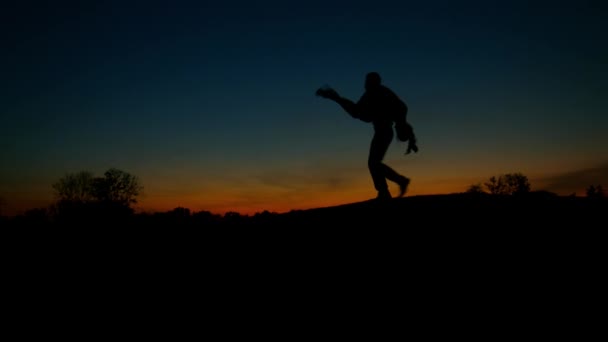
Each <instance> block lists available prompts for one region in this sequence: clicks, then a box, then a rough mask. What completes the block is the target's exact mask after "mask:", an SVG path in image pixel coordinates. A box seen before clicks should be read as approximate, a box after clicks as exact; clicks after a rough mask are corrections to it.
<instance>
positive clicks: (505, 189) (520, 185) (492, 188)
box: [484, 173, 530, 195]
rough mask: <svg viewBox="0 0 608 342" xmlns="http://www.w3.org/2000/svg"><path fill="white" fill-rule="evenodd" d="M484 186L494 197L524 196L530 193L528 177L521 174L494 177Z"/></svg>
mask: <svg viewBox="0 0 608 342" xmlns="http://www.w3.org/2000/svg"><path fill="white" fill-rule="evenodd" d="M484 185H485V186H486V188H487V189H488V191H489V192H490V194H492V195H522V194H526V193H529V192H530V182H529V181H528V177H526V176H524V175H523V174H521V173H507V174H504V175H500V176H498V177H495V176H492V177H490V180H489V181H488V182H486V183H484Z"/></svg>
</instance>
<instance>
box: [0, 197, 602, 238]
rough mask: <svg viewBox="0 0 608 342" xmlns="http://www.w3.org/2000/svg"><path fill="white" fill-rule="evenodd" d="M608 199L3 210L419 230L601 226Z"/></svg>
mask: <svg viewBox="0 0 608 342" xmlns="http://www.w3.org/2000/svg"><path fill="white" fill-rule="evenodd" d="M607 209H608V199H606V198H586V197H571V196H570V197H562V196H556V195H552V194H547V193H542V192H541V193H530V194H527V195H525V196H492V195H486V194H449V195H425V196H412V197H404V198H395V199H392V200H390V201H386V202H377V201H375V200H369V201H363V202H357V203H349V204H344V205H338V206H331V207H325V208H315V209H307V210H292V211H290V212H287V213H272V212H268V211H264V212H261V213H257V214H255V215H251V216H248V215H240V214H238V213H230V214H226V215H223V216H222V215H216V214H212V213H210V212H190V210H188V209H186V208H176V209H174V210H171V211H168V212H159V213H152V214H149V213H148V214H143V213H142V214H134V213H132V212H130V211H124V210H123V211H120V210H118V211H117V210H115V208H114V209H112V210H108V208H105V207H102V208H98V207H84V208H76V209H74V208H72V210H71V211H66V212H65V213H64V214H63V215H62V216H60V217H53V216H52V215H46V214H45V213H44V212H41V211H34V212H31V213H29V214H28V215H25V216H19V217H15V218H3V222H2V225H3V226H7V227H11V226H13V227H16V226H21V227H44V226H49V227H57V228H59V227H64V226H70V227H79V228H86V227H89V226H90V227H94V226H103V227H106V228H108V229H112V230H114V229H133V228H162V229H169V228H178V227H182V228H183V227H188V228H195V229H205V228H218V227H235V228H236V227H251V228H254V227H255V228H280V229H289V228H306V229H308V230H311V231H315V230H324V231H329V230H361V229H362V230H369V229H381V230H387V231H388V230H397V231H410V232H414V231H422V230H433V229H441V230H444V229H459V230H460V229H463V228H464V229H466V228H488V229H492V228H513V229H526V228H554V229H557V228H571V229H573V228H584V227H596V228H600V227H602V226H603V225H605V223H606V222H605V221H606V219H605V218H606V213H608V210H607Z"/></svg>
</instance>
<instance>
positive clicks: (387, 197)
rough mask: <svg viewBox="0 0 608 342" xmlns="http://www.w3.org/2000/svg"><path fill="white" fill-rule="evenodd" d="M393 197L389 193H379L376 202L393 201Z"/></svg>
mask: <svg viewBox="0 0 608 342" xmlns="http://www.w3.org/2000/svg"><path fill="white" fill-rule="evenodd" d="M392 198H393V197H392V196H391V193H390V192H388V191H378V196H377V197H376V200H378V201H388V200H390V199H392Z"/></svg>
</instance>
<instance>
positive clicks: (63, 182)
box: [53, 168, 143, 206]
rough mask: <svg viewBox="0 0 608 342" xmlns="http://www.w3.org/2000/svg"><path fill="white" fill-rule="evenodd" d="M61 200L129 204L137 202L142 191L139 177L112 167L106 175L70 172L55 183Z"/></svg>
mask: <svg viewBox="0 0 608 342" xmlns="http://www.w3.org/2000/svg"><path fill="white" fill-rule="evenodd" d="M53 189H54V190H55V196H56V197H57V199H58V201H59V202H70V203H90V202H94V201H99V202H112V203H116V204H121V205H126V206H129V205H131V204H132V203H137V196H138V195H139V194H140V192H141V191H142V189H143V187H142V186H141V184H140V182H139V179H138V178H137V177H136V176H133V175H131V174H129V173H128V172H125V171H122V170H119V169H115V168H111V169H109V170H108V171H106V172H105V173H104V177H93V174H92V173H90V172H88V171H80V172H77V173H68V174H66V175H65V176H64V177H63V178H61V179H59V180H58V181H57V182H56V183H54V184H53Z"/></svg>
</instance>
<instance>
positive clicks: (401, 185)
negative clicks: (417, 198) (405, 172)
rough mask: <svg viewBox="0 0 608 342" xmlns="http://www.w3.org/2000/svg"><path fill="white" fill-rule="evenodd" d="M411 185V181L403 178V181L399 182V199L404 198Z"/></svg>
mask: <svg viewBox="0 0 608 342" xmlns="http://www.w3.org/2000/svg"><path fill="white" fill-rule="evenodd" d="M409 185H410V179H409V178H407V177H405V176H403V178H402V179H401V181H400V182H399V197H403V195H405V193H406V192H407V187H408V186H409Z"/></svg>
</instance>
